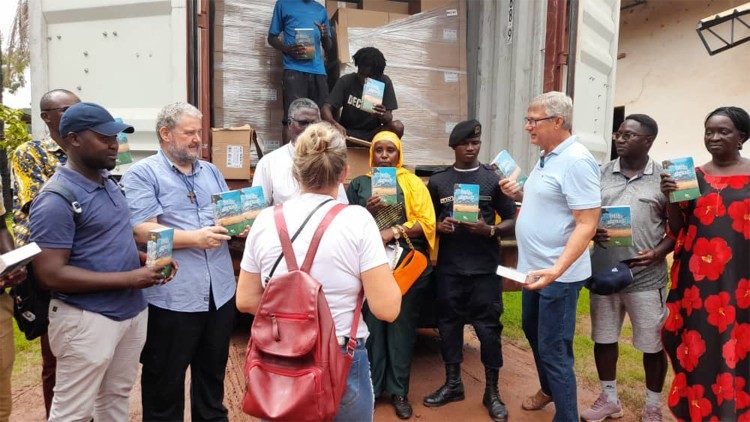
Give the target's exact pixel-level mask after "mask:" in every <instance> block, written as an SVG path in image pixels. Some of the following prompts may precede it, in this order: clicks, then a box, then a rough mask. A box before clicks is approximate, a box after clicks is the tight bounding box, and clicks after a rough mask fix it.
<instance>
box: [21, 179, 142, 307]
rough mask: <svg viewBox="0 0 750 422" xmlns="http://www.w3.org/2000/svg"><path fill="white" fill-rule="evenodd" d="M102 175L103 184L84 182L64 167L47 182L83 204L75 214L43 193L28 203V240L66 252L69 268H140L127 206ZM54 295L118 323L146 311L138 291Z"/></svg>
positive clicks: (53, 196) (57, 198) (56, 198)
mask: <svg viewBox="0 0 750 422" xmlns="http://www.w3.org/2000/svg"><path fill="white" fill-rule="evenodd" d="M106 176H107V175H106V173H103V174H102V180H103V182H102V183H96V182H94V181H92V180H89V179H87V178H86V177H84V176H83V175H81V174H80V173H78V172H76V171H74V170H72V169H70V168H69V167H67V166H61V167H58V170H57V172H56V173H55V174H54V175H53V176H52V177H51V178H50V180H56V181H58V182H60V183H62V184H63V185H64V186H65V187H67V188H68V189H69V190H70V191H71V193H72V194H73V195H74V196H75V198H76V200H77V201H78V203H79V204H80V206H81V209H82V213H81V214H80V215H78V216H75V215H74V213H73V208H72V206H71V204H70V203H69V202H68V201H66V200H65V199H64V198H63V197H62V196H60V195H57V194H55V193H52V192H45V191H42V192H41V193H39V195H38V196H37V197H36V199H35V200H34V201H33V202H32V204H31V211H30V217H29V223H30V224H29V227H30V229H31V233H32V234H31V241H32V242H36V243H37V244H38V245H39V247H41V248H43V249H68V250H70V257H69V259H68V265H71V266H74V267H78V268H83V269H85V270H89V271H96V272H101V273H110V272H121V271H132V270H135V269H137V268H140V266H141V264H140V259H139V258H138V249H137V247H136V244H135V239H134V238H133V226H132V225H131V224H130V219H129V217H130V215H129V212H128V203H127V201H126V200H125V196H124V195H123V193H122V191H121V190H120V187H119V186H118V185H117V184H116V183H115V182H113V181H112V180H110V179H107V178H106ZM52 297H54V298H56V299H59V300H62V301H63V302H65V303H68V304H70V305H72V306H75V307H77V308H80V309H84V310H87V311H90V312H96V313H98V314H101V315H104V316H106V317H108V318H111V319H113V320H116V321H123V320H126V319H130V318H132V317H134V316H136V315H138V314H139V313H140V312H141V311H142V310H143V309H145V308H146V300H145V299H144V297H143V293H142V291H141V290H135V289H121V290H110V291H102V292H96V293H75V294H74V293H62V292H54V291H53V292H52Z"/></svg>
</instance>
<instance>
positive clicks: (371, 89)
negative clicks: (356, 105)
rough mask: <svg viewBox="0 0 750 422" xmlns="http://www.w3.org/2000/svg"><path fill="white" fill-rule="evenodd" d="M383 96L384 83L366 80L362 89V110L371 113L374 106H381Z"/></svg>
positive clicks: (370, 79)
mask: <svg viewBox="0 0 750 422" xmlns="http://www.w3.org/2000/svg"><path fill="white" fill-rule="evenodd" d="M383 95H385V83H384V82H380V81H378V80H375V79H372V78H367V79H365V86H364V87H363V88H362V107H361V108H362V110H364V111H366V112H368V113H372V112H374V111H375V105H377V104H383Z"/></svg>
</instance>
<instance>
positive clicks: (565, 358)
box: [522, 281, 583, 422]
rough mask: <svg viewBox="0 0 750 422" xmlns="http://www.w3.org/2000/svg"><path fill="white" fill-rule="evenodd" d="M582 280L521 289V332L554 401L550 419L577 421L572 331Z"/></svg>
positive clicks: (545, 390) (574, 324)
mask: <svg viewBox="0 0 750 422" xmlns="http://www.w3.org/2000/svg"><path fill="white" fill-rule="evenodd" d="M581 287H583V281H578V282H574V283H561V282H559V281H557V282H554V283H552V284H550V285H549V286H547V287H545V288H543V289H542V290H537V291H529V290H524V291H523V296H522V298H523V331H524V333H525V334H526V338H527V339H528V340H529V343H530V344H531V350H532V351H533V352H534V361H535V362H536V370H537V372H538V374H539V384H540V385H541V388H542V391H543V392H544V393H545V394H548V395H550V396H552V399H553V400H554V402H555V409H556V413H555V417H554V419H553V421H560V422H570V421H577V420H578V399H577V397H576V376H575V372H574V371H573V334H574V333H575V327H576V305H577V304H578V293H579V292H580V291H581Z"/></svg>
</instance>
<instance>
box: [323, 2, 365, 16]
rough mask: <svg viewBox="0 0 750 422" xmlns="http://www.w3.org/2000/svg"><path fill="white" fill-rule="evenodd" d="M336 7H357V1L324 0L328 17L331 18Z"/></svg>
mask: <svg viewBox="0 0 750 422" xmlns="http://www.w3.org/2000/svg"><path fill="white" fill-rule="evenodd" d="M337 9H359V2H358V1H332V0H326V10H327V11H328V19H331V18H333V15H334V14H336V10H337Z"/></svg>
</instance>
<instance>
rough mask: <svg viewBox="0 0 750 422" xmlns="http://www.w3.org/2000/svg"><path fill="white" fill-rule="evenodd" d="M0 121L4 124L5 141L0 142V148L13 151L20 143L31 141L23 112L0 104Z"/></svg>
mask: <svg viewBox="0 0 750 422" xmlns="http://www.w3.org/2000/svg"><path fill="white" fill-rule="evenodd" d="M0 120H2V121H4V122H5V139H4V140H2V141H0V148H3V149H5V150H6V151H13V150H14V149H16V148H17V147H18V146H19V145H21V144H22V143H24V142H26V141H29V140H31V136H30V135H29V131H28V128H27V127H26V122H24V121H23V111H21V110H16V109H14V108H10V107H6V106H4V105H2V104H0Z"/></svg>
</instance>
